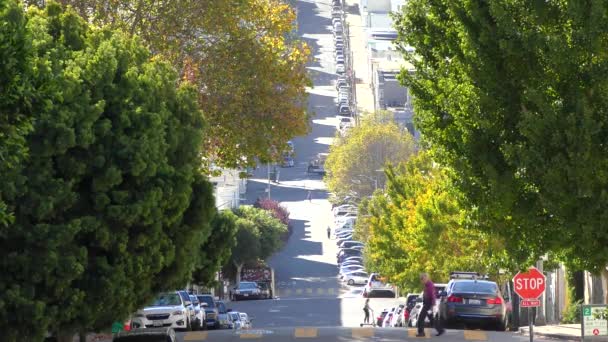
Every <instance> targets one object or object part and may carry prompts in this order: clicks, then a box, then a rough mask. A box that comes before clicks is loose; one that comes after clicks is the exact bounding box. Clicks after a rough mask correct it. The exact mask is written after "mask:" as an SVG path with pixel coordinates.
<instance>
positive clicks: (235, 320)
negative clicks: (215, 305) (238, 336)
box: [228, 311, 243, 330]
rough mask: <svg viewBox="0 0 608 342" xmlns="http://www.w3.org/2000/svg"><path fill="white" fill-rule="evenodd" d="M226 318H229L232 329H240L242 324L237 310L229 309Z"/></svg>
mask: <svg viewBox="0 0 608 342" xmlns="http://www.w3.org/2000/svg"><path fill="white" fill-rule="evenodd" d="M228 319H229V320H230V323H231V324H232V328H233V329H237V330H238V329H242V328H243V325H242V322H241V315H239V312H238V311H230V312H228Z"/></svg>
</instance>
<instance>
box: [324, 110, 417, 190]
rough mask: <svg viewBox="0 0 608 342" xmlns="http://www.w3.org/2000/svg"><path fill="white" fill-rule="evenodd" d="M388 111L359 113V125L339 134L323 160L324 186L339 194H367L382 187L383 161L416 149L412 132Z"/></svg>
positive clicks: (401, 157) (403, 156) (396, 160)
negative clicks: (404, 127)
mask: <svg viewBox="0 0 608 342" xmlns="http://www.w3.org/2000/svg"><path fill="white" fill-rule="evenodd" d="M391 118H392V117H391V115H390V114H389V113H385V112H378V113H374V114H368V115H365V116H362V118H361V122H360V124H359V125H358V126H355V127H353V128H352V129H351V130H349V131H348V133H347V134H346V135H344V136H340V135H338V136H337V137H336V139H335V141H334V144H333V145H332V146H330V149H329V156H328V157H327V160H326V162H325V169H326V170H327V176H326V177H325V179H326V181H327V187H328V188H329V190H330V191H331V192H333V193H335V194H337V195H339V196H345V195H348V194H352V193H353V192H354V193H356V195H357V196H358V197H359V198H364V197H366V196H370V195H371V194H372V193H373V192H374V190H375V189H376V188H382V187H384V183H385V176H384V173H383V172H382V169H383V168H384V167H385V165H386V164H394V165H396V164H398V163H399V162H401V161H405V160H407V159H408V158H409V157H410V156H411V155H412V153H414V151H415V143H414V139H413V137H412V135H411V134H410V133H408V131H407V130H406V129H403V128H401V127H399V126H398V125H397V124H396V123H394V121H393V120H391Z"/></svg>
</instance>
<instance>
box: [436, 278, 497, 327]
mask: <svg viewBox="0 0 608 342" xmlns="http://www.w3.org/2000/svg"><path fill="white" fill-rule="evenodd" d="M439 311H440V315H441V318H442V319H443V320H444V322H445V325H446V326H451V325H454V324H456V323H459V322H460V323H468V324H472V323H474V324H483V325H488V324H491V325H493V326H495V327H496V328H497V330H501V331H504V330H505V329H506V327H507V324H508V315H507V305H506V304H505V300H504V299H503V297H502V295H501V294H500V290H499V288H498V285H497V284H496V283H495V282H493V281H486V280H460V281H457V282H454V283H453V284H452V286H450V287H449V288H447V289H446V291H444V292H442V296H441V302H440V304H439Z"/></svg>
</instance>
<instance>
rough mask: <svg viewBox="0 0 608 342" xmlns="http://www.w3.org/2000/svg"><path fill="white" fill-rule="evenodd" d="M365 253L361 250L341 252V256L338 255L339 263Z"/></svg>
mask: <svg viewBox="0 0 608 342" xmlns="http://www.w3.org/2000/svg"><path fill="white" fill-rule="evenodd" d="M362 255H363V253H362V252H361V251H359V250H356V249H354V250H344V251H341V252H340V254H338V262H342V261H343V260H344V259H346V258H347V257H349V256H362Z"/></svg>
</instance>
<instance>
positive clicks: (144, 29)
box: [34, 0, 310, 167]
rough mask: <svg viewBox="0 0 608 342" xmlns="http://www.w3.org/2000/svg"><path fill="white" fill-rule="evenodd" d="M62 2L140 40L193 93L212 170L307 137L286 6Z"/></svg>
mask: <svg viewBox="0 0 608 342" xmlns="http://www.w3.org/2000/svg"><path fill="white" fill-rule="evenodd" d="M34 2H35V1H34ZM60 2H61V3H63V4H64V5H71V6H73V7H75V8H76V10H77V11H78V13H80V15H81V16H83V17H85V18H87V19H88V20H89V21H91V22H93V23H96V24H98V25H111V26H112V27H116V28H120V29H122V30H123V31H126V32H129V33H131V34H134V35H138V36H139V37H141V38H142V39H143V40H144V41H145V42H146V43H147V44H148V45H149V46H150V48H151V49H152V51H153V52H154V53H155V54H156V56H157V58H163V59H167V60H169V61H170V62H172V64H173V65H175V67H176V68H177V69H178V70H180V71H181V73H182V75H183V76H184V77H183V78H184V79H185V80H188V81H190V82H193V83H195V84H196V85H197V86H198V88H199V94H200V96H199V103H200V106H201V109H202V110H203V112H204V114H205V117H206V121H207V123H208V126H207V129H208V131H209V132H208V133H207V134H206V136H207V137H209V138H208V140H207V141H206V144H205V147H206V149H205V155H204V156H203V157H205V160H207V161H208V162H209V164H211V163H213V164H216V165H221V166H227V167H238V166H249V165H253V164H254V163H255V158H259V159H262V160H269V159H272V158H276V157H277V156H280V155H281V154H280V152H281V149H283V148H286V147H287V145H286V142H287V141H288V140H290V139H291V138H293V137H294V136H297V135H302V134H305V133H306V132H307V130H308V115H307V112H306V86H308V85H309V84H310V80H309V78H308V75H307V72H306V68H305V65H306V63H307V61H308V60H309V54H310V51H309V49H308V47H307V46H306V44H305V43H303V42H302V41H300V40H297V39H294V37H293V35H291V34H290V33H291V32H292V31H293V29H294V24H295V20H296V14H295V11H294V10H293V8H291V7H290V6H289V5H288V4H286V3H285V2H284V1H282V0H242V1H200V0H172V1H160V2H159V1H151V0H125V1H114V0H61V1H60Z"/></svg>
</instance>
